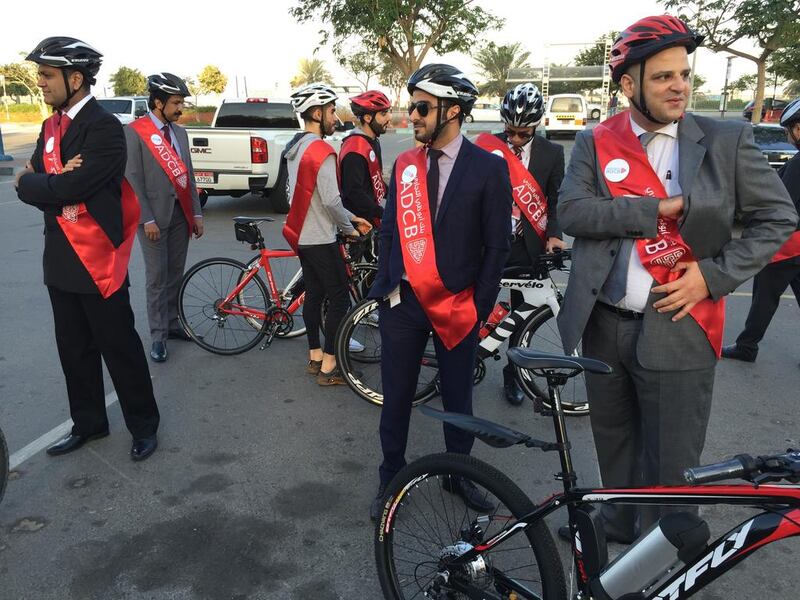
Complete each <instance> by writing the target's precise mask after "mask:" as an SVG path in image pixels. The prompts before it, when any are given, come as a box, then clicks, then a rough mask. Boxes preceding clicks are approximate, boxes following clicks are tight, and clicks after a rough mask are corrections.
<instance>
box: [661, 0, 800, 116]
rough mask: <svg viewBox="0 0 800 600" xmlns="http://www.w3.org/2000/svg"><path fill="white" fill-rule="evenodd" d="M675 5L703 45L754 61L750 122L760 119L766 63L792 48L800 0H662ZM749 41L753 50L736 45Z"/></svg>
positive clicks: (798, 34)
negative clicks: (700, 37) (754, 92)
mask: <svg viewBox="0 0 800 600" xmlns="http://www.w3.org/2000/svg"><path fill="white" fill-rule="evenodd" d="M662 2H663V4H664V6H666V7H667V8H668V9H677V10H678V11H679V12H680V13H681V14H682V15H683V16H684V18H685V19H686V20H687V21H688V22H690V23H692V24H694V26H695V27H696V28H697V29H698V31H699V32H700V33H702V34H704V35H705V40H706V41H705V45H706V46H707V47H709V48H710V49H711V50H714V51H715V52H730V53H731V54H733V55H734V56H739V57H741V58H744V59H747V60H751V61H753V62H754V63H756V67H757V73H756V97H755V105H754V106H753V122H754V123H758V122H760V121H761V107H762V106H763V103H764V87H765V84H766V73H767V64H768V61H769V59H770V57H771V56H772V54H773V53H775V52H776V51H778V50H780V49H781V48H794V47H796V45H797V40H798V39H800V0H689V1H686V0H662ZM742 42H744V43H745V44H749V45H751V46H755V47H756V48H757V51H756V52H746V51H744V50H741V49H739V48H735V47H734V46H735V45H738V44H741V43H742Z"/></svg>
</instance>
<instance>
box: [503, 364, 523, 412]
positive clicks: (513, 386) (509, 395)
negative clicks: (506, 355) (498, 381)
mask: <svg viewBox="0 0 800 600" xmlns="http://www.w3.org/2000/svg"><path fill="white" fill-rule="evenodd" d="M503 394H504V395H505V397H506V400H508V403H509V404H511V405H513V406H520V405H521V404H522V403H523V402H524V401H525V394H523V393H522V390H521V389H519V385H517V379H516V378H515V377H514V368H513V367H511V368H509V367H505V368H504V369H503Z"/></svg>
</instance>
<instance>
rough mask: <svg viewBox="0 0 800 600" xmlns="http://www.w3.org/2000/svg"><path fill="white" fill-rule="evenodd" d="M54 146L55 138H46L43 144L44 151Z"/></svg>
mask: <svg viewBox="0 0 800 600" xmlns="http://www.w3.org/2000/svg"><path fill="white" fill-rule="evenodd" d="M55 147H56V139H55V138H54V137H49V138H47V141H46V142H45V144H44V151H45V152H52V151H53V148H55Z"/></svg>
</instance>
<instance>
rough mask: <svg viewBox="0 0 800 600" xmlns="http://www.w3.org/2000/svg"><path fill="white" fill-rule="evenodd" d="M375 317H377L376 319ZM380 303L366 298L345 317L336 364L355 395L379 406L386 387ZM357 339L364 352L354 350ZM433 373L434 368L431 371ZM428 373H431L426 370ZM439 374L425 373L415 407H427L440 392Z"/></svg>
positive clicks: (336, 351)
mask: <svg viewBox="0 0 800 600" xmlns="http://www.w3.org/2000/svg"><path fill="white" fill-rule="evenodd" d="M373 315H374V316H373ZM377 315H378V301H377V300H374V299H371V298H365V299H364V300H361V301H360V302H358V303H356V304H355V306H353V308H351V309H350V311H349V312H348V313H347V314H346V315H345V317H344V318H343V319H342V322H341V323H340V324H339V329H338V331H337V332H336V344H335V353H336V364H337V365H339V368H340V369H341V371H342V375H344V380H345V382H346V383H347V385H348V386H349V387H350V389H351V390H353V392H355V394H356V395H357V396H358V397H359V398H361V399H362V400H365V401H366V402H369V403H370V404H373V405H375V406H383V386H382V384H381V373H380V362H381V354H380V350H381V339H380V332H379V331H378V321H377ZM351 339H354V340H356V341H358V342H359V343H360V344H361V345H363V346H364V350H362V351H360V352H358V353H355V352H351V351H350V340H351ZM428 370H430V371H432V369H428ZM426 373H427V371H426ZM437 373H438V369H437V370H436V371H433V372H432V375H430V376H428V375H425V374H421V378H422V383H421V384H420V383H418V385H417V393H416V394H415V396H414V400H413V401H412V405H413V406H418V405H420V404H423V403H425V402H427V401H428V400H430V399H431V398H433V397H434V396H435V395H436V394H437V393H438V388H437V381H436V378H437Z"/></svg>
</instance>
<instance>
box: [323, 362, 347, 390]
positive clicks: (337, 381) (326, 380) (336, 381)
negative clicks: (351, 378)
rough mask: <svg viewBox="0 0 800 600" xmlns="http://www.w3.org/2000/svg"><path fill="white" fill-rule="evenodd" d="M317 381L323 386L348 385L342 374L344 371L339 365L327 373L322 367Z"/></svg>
mask: <svg viewBox="0 0 800 600" xmlns="http://www.w3.org/2000/svg"><path fill="white" fill-rule="evenodd" d="M317 383H318V384H319V385H322V386H328V385H347V384H346V382H345V380H344V377H343V376H342V371H341V369H339V367H336V368H335V369H334V370H333V371H331V372H330V373H326V372H325V371H323V370H322V369H320V371H319V374H318V375H317Z"/></svg>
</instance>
